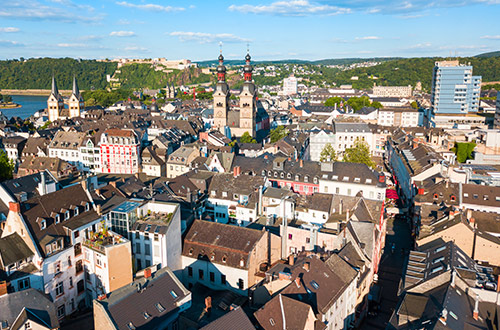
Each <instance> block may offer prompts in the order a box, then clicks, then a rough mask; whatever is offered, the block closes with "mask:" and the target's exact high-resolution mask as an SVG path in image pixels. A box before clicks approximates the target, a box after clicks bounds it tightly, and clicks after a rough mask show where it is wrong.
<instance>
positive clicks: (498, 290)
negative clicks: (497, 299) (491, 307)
mask: <svg viewBox="0 0 500 330" xmlns="http://www.w3.org/2000/svg"><path fill="white" fill-rule="evenodd" d="M497 292H500V275H498V281H497Z"/></svg>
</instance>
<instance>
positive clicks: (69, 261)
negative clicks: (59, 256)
mask: <svg viewBox="0 0 500 330" xmlns="http://www.w3.org/2000/svg"><path fill="white" fill-rule="evenodd" d="M71 265H72V263H71V256H68V267H71Z"/></svg>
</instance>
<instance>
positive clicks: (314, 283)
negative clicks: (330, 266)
mask: <svg viewBox="0 0 500 330" xmlns="http://www.w3.org/2000/svg"><path fill="white" fill-rule="evenodd" d="M311 286H312V287H313V288H315V289H316V290H318V289H319V284H318V283H317V282H316V281H314V280H313V281H311Z"/></svg>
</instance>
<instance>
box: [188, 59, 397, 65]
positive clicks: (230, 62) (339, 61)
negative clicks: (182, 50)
mask: <svg viewBox="0 0 500 330" xmlns="http://www.w3.org/2000/svg"><path fill="white" fill-rule="evenodd" d="M397 58H398V57H375V58H332V59H324V60H317V61H307V60H297V59H288V60H269V61H252V63H253V64H264V65H266V64H269V65H272V64H287V63H288V64H313V65H349V64H354V63H363V62H385V61H390V60H394V59H397ZM196 63H197V64H198V66H200V67H210V66H217V64H219V61H218V60H207V61H198V62H196ZM224 64H225V65H227V66H233V65H234V66H237V65H244V64H245V61H244V60H224Z"/></svg>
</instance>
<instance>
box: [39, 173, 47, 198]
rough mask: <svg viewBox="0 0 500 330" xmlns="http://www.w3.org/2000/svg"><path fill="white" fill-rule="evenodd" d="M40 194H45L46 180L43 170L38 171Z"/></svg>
mask: <svg viewBox="0 0 500 330" xmlns="http://www.w3.org/2000/svg"><path fill="white" fill-rule="evenodd" d="M40 178H41V180H40V195H41V196H43V195H45V194H47V182H46V180H45V171H41V172H40Z"/></svg>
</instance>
